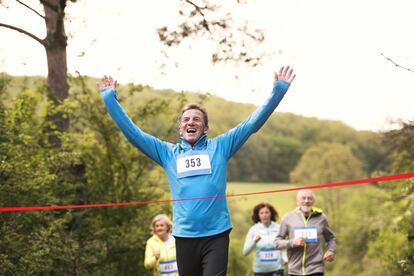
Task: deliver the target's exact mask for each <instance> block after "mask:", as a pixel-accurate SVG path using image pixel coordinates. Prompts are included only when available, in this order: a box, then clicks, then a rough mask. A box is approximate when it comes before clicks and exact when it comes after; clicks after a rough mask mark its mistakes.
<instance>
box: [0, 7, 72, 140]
mask: <svg viewBox="0 0 414 276" xmlns="http://www.w3.org/2000/svg"><path fill="white" fill-rule="evenodd" d="M71 1H72V2H75V0H71ZM16 2H18V3H19V4H21V5H23V6H24V7H26V8H27V9H28V10H30V11H31V12H33V13H35V14H36V15H37V16H39V17H40V18H41V19H42V20H43V21H44V23H45V26H46V37H45V38H40V37H38V36H37V35H35V34H33V33H30V32H28V31H26V30H24V29H22V28H19V27H16V26H13V25H9V24H6V23H2V22H0V27H4V28H8V29H11V30H14V31H17V32H20V33H22V34H24V35H26V36H28V37H30V38H32V39H33V40H34V41H36V42H38V43H39V44H40V45H42V46H43V47H44V49H45V51H46V57H47V67H48V78H47V79H48V88H49V93H48V96H49V100H51V101H52V102H54V103H55V104H60V103H62V102H63V101H64V100H65V99H66V98H67V97H68V91H69V87H68V83H67V74H68V72H67V58H66V47H67V41H68V38H67V36H66V32H65V22H64V19H65V8H66V4H67V1H66V0H39V2H40V3H41V4H42V6H43V10H44V14H41V13H40V12H39V11H37V10H36V9H35V8H32V7H30V6H29V5H27V4H25V3H23V2H22V1H19V0H16ZM50 117H51V121H52V122H53V123H54V124H55V126H56V128H57V130H58V131H60V132H63V131H65V130H66V129H67V128H68V125H69V121H68V120H67V119H66V118H64V117H63V116H62V114H61V113H54V114H50ZM50 142H51V143H52V144H53V145H55V146H56V147H59V146H60V139H59V138H58V136H57V135H51V136H50Z"/></svg>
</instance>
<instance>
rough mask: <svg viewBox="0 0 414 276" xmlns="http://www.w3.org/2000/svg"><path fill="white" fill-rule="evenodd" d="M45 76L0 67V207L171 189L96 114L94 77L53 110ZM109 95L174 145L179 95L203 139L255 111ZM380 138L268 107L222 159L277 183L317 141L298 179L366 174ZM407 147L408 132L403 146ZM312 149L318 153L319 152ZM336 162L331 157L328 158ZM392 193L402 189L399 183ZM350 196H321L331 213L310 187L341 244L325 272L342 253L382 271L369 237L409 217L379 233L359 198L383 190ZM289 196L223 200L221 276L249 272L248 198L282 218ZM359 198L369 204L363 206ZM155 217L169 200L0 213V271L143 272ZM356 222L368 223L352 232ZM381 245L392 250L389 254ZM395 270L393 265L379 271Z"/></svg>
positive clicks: (131, 90)
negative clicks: (193, 108) (226, 214)
mask: <svg viewBox="0 0 414 276" xmlns="http://www.w3.org/2000/svg"><path fill="white" fill-rule="evenodd" d="M44 83H45V82H44V79H42V78H27V77H21V78H14V77H10V76H7V75H5V74H3V75H1V77H0V142H1V143H0V202H2V206H31V205H63V204H86V203H106V202H124V201H148V200H153V199H168V198H169V197H170V195H169V193H165V191H166V190H168V185H167V182H166V178H165V176H164V174H163V172H162V169H161V168H160V167H159V166H156V165H155V164H154V163H153V162H152V161H150V160H149V159H148V158H147V157H146V156H144V155H143V154H141V153H140V152H139V151H138V150H136V149H135V148H133V147H132V146H131V145H130V144H129V142H127V140H126V139H125V138H124V137H123V136H122V134H121V133H120V131H119V130H118V128H117V127H116V125H115V124H114V123H113V121H112V120H111V119H110V118H109V116H108V115H107V113H106V110H105V108H104V106H103V103H102V100H101V99H100V97H99V95H98V93H97V92H96V89H95V80H94V79H90V78H85V77H82V76H77V77H72V78H71V79H70V84H71V90H70V97H69V99H67V100H66V101H65V102H64V104H62V105H60V106H54V105H52V104H50V103H49V102H48V101H47V99H46V93H45V89H44ZM28 87H31V88H30V89H28ZM118 98H119V99H120V101H121V103H122V105H123V106H124V107H125V109H126V111H127V113H128V114H129V115H130V116H131V118H133V120H134V121H135V122H139V126H140V127H141V128H142V129H143V130H145V131H147V132H149V133H151V134H154V135H156V136H157V137H160V138H161V139H164V140H168V141H171V142H175V141H177V138H178V136H177V116H178V114H179V111H180V109H181V108H182V106H183V105H184V104H186V103H187V102H201V103H202V104H204V105H205V106H206V107H207V109H208V110H209V115H210V133H209V135H210V136H211V137H214V136H216V135H219V134H221V133H223V132H225V131H227V130H228V129H230V128H232V127H234V126H235V125H237V124H238V123H239V122H241V121H242V120H244V119H245V118H246V117H247V116H248V115H249V114H250V113H251V112H252V111H253V110H254V109H255V107H254V106H253V105H248V104H243V105H241V104H236V103H231V102H227V101H224V100H223V99H220V98H217V97H212V96H209V95H198V94H191V93H173V91H167V90H166V91H154V90H153V89H151V88H150V87H148V86H141V85H134V84H127V85H125V86H120V87H119V89H118ZM56 112H61V113H62V114H63V115H64V116H65V117H67V118H69V119H70V122H71V124H70V128H69V129H68V130H67V131H66V132H65V133H63V134H60V135H61V136H60V138H61V140H62V147H61V149H60V150H59V151H56V150H55V149H54V148H53V147H50V146H49V144H48V139H47V138H48V137H47V136H48V134H49V133H48V131H49V130H50V129H53V125H49V124H50V122H48V121H47V120H46V118H47V116H50V115H52V114H54V113H56ZM379 138H380V135H379V134H377V133H371V132H357V131H355V130H353V129H351V128H349V127H347V126H345V125H343V124H341V123H339V122H330V121H320V120H317V119H313V118H304V117H302V116H297V115H294V114H288V113H277V114H276V115H273V116H272V117H271V118H270V119H269V121H268V122H267V123H266V124H265V126H264V127H263V129H262V130H261V131H260V134H258V135H253V137H252V138H251V139H250V140H249V142H247V143H246V145H245V146H244V147H243V148H242V150H241V151H240V152H238V153H237V154H236V156H235V157H234V158H233V159H232V161H231V162H230V164H229V178H230V179H240V180H255V181H270V182H273V183H274V182H275V181H280V180H283V181H285V182H288V181H289V174H290V172H292V170H293V169H294V168H295V167H296V169H297V170H299V168H300V164H299V165H298V162H299V160H302V161H303V160H304V159H306V158H305V155H304V153H305V154H306V153H308V152H312V151H313V150H315V148H314V147H313V146H315V145H316V144H320V143H322V146H320V147H322V149H320V153H318V154H320V155H315V156H318V158H316V159H317V160H313V161H312V160H311V161H307V162H308V163H309V164H311V165H317V164H318V165H319V168H317V167H314V170H315V173H316V171H318V174H317V177H319V178H309V181H310V182H309V183H312V184H318V183H323V182H333V181H338V180H347V179H352V178H357V177H359V176H361V175H367V174H368V173H369V172H370V171H371V170H375V169H382V168H388V167H387V166H390V164H391V157H390V160H387V162H382V160H383V159H384V158H383V156H384V155H385V153H386V152H385V147H384V146H383V145H381V144H379V141H380V140H379ZM324 142H325V144H324ZM326 143H328V144H326ZM401 143H402V142H401ZM407 143H409V140H408V141H407V142H404V143H402V144H404V145H406V144H407ZM402 147H404V146H402ZM393 150H394V152H396V154H397V155H396V156H395V159H396V160H400V161H399V163H398V164H401V165H403V164H407V158H411V157H410V155H409V154H408V153H403V152H399V151H397V150H396V149H395V148H394V149H393ZM322 153H329V154H328V155H326V156H323V154H322ZM407 154H408V155H407ZM302 155H303V157H302ZM406 156H408V157H406ZM29 157H30V158H29ZM301 157H302V158H301ZM392 158H394V156H392ZM322 160H324V161H323V162H322ZM302 161H300V162H301V163H302ZM303 162H305V161H303ZM338 163H339V164H340V165H333V164H338ZM321 168H322V169H321ZM358 168H359V169H358ZM401 170H402V169H401ZM295 171H296V170H295ZM332 171H335V172H336V173H333V172H332ZM293 175H294V174H292V176H293ZM333 176H336V178H335V177H333ZM317 179H319V181H318V180H317ZM295 180H297V179H295ZM289 187H291V186H289V184H281V185H275V184H255V183H251V184H229V186H228V192H229V193H239V192H257V191H269V190H277V189H282V188H289ZM399 187H403V186H399ZM404 187H406V189H408V188H409V186H404ZM407 187H408V188H407ZM371 188H373V187H371ZM341 190H342V189H341ZM407 191H409V189H408V190H407ZM393 192H395V195H401V193H400V191H397V190H394V191H393ZM354 193H355V192H344V194H339V196H338V195H337V194H335V195H329V197H328V198H332V199H333V198H334V199H335V201H337V202H340V203H341V204H338V208H339V210H341V215H338V216H336V215H335V213H334V211H333V209H332V208H331V207H329V206H330V204H331V205H332V206H334V204H333V203H332V202H331V203H330V204H329V202H328V201H325V200H324V196H323V193H322V192H321V193H319V192H318V201H319V196H320V197H321V201H320V203H321V207H323V208H324V209H325V210H326V211H327V212H328V215H329V216H330V218H331V219H332V221H333V222H335V225H334V227H335V228H337V229H335V230H336V231H337V232H338V239H340V240H339V242H340V246H341V249H340V250H339V252H343V253H340V254H343V255H342V257H341V258H338V261H337V262H336V264H335V265H334V267H329V270H330V271H332V270H334V269H335V271H336V268H337V267H340V268H345V267H346V266H345V264H346V263H347V260H352V261H353V262H355V265H354V266H353V267H352V268H349V271H356V272H357V271H358V269H360V270H361V271H362V272H363V273H368V272H369V271H370V270H369V269H367V267H368V265H372V266H373V267H379V268H378V269H380V270H379V271H385V269H383V268H382V266H383V263H385V261H383V260H382V259H381V257H380V256H379V255H375V252H377V248H382V247H387V248H388V246H389V245H388V243H383V244H381V243H375V241H376V239H377V237H381V238H386V236H387V235H390V234H391V233H394V235H395V237H393V238H392V239H391V240H393V241H396V242H397V243H396V244H400V243H399V242H401V241H402V240H404V239H401V237H404V238H405V237H407V236H405V235H406V234H407V235H408V237H410V236H409V235H410V234H409V233H412V223H411V224H410V220H409V218H410V219H411V218H412V217H409V216H399V218H400V219H399V220H398V227H399V228H398V229H404V230H403V231H400V232H396V231H394V232H393V231H391V230H387V228H386V227H385V226H384V225H387V224H386V223H385V224H375V223H374V220H380V221H382V216H380V214H378V215H377V214H376V213H375V212H373V210H375V209H374V208H373V207H372V208H371V205H370V204H372V205H375V206H376V204H377V203H378V204H380V205H381V202H382V201H384V202H386V201H388V198H387V197H386V196H384V195H382V194H381V195H378V197H376V196H372V195H371V196H369V195H370V194H369V192H367V194H365V192H364V193H362V194H361V195H362V196H360V197H357V198H356V199H359V201H358V200H356V199H352V200H348V198H353V194H354ZM295 194H296V193H295V192H291V193H275V194H264V195H257V196H249V197H236V198H230V199H229V206H230V210H231V214H232V221H233V225H234V226H235V227H234V229H233V231H232V233H231V243H230V255H229V257H230V260H229V275H251V268H252V256H248V257H244V256H242V246H243V242H244V237H245V235H246V233H247V230H248V228H249V227H250V226H251V221H250V216H251V209H252V208H253V206H254V205H256V204H257V203H258V202H262V201H265V202H270V203H272V204H273V205H275V207H276V208H277V209H278V211H279V213H280V215H283V214H284V213H286V212H287V211H289V210H291V209H293V208H294V206H295V200H294V198H295ZM409 194H410V193H407V194H404V195H409ZM365 195H367V196H366V197H365ZM393 196H394V194H393ZM393 196H392V198H393ZM364 198H367V200H369V201H367V202H365V201H364V200H363V199H364ZM406 202H408V200H406V199H404V200H401V201H400V204H399V205H398V206H394V205H392V204H391V203H390V204H391V205H392V206H393V207H392V210H394V211H393V213H392V214H395V215H397V214H399V211H400V210H403V209H404V208H405V207H406V205H404V204H405V203H406ZM331 209H332V210H331ZM361 210H362V211H363V212H361ZM384 210H386V209H384ZM387 210H388V209H387ZM384 212H385V211H384ZM158 213H167V214H170V205H169V204H164V205H163V204H161V205H160V204H154V205H146V206H128V207H115V208H93V209H84V210H82V209H73V210H59V211H44V212H24V213H1V214H0V235H1V236H2V237H3V238H2V239H0V263H2V265H1V266H0V274H2V275H15V274H17V275H67V274H70V275H149V274H150V272H149V271H146V270H144V268H143V265H142V263H143V258H144V248H145V242H146V240H147V239H148V238H149V237H150V232H149V225H150V221H151V219H152V217H153V216H154V215H155V214H158ZM354 214H358V215H354ZM343 216H344V217H346V220H347V221H349V222H350V223H349V225H348V223H339V222H338V223H337V222H336V221H337V219H336V217H337V218H338V220H341V217H343ZM365 216H368V217H372V220H367V221H366V223H365V221H364V223H363V224H361V223H354V222H355V221H361V220H363V219H364V218H365ZM394 224H395V222H394ZM358 225H366V226H368V228H363V226H361V227H359V228H358ZM374 226H375V227H374ZM381 227H382V228H384V230H383V231H382V230H380V229H382V228H381ZM410 227H411V228H410ZM340 228H341V229H344V230H341V229H340ZM364 229H368V230H367V234H364V235H358V233H360V232H363V233H365V232H364ZM410 229H411V230H410ZM410 231H411V232H410ZM347 233H352V234H347ZM357 235H358V237H356V236H357ZM411 237H412V236H411ZM362 248H365V249H364V250H362ZM384 250H385V251H387V250H386V249H384ZM388 251H389V252H390V254H391V253H392V250H388ZM388 251H387V252H388ZM409 252H412V251H409V250H408V247H404V250H400V253H401V254H400V255H398V256H396V257H395V258H394V259H395V260H397V259H398V261H396V263H399V264H404V265H405V267H409V266H407V265H408V264H409V262H410V259H409V255H408V253H409ZM406 253H407V254H406ZM358 254H359V255H358ZM356 256H357V257H356ZM387 256H390V255H387ZM353 257H355V258H353ZM397 257H398V258H397ZM342 260H343V262H344V263H343V264H344V265H342V264H341V262H342ZM348 265H349V264H348ZM384 266H385V265H384ZM401 267H402V266H401V265H400V266H399V268H398V269H400V268H401ZM398 269H397V268H395V267H394V268H389V269H388V270H387V271H399V270H398ZM404 269H406V268H404ZM338 271H339V270H338ZM367 275H368V274H367Z"/></svg>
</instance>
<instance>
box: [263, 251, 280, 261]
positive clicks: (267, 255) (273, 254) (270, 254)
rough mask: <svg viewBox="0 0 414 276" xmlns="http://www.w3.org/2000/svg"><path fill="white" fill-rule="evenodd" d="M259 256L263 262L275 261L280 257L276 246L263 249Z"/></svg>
mask: <svg viewBox="0 0 414 276" xmlns="http://www.w3.org/2000/svg"><path fill="white" fill-rule="evenodd" d="M259 257H260V261H261V262H275V261H277V260H278V259H279V258H278V253H277V250H276V249H274V248H268V249H261V250H260V251H259Z"/></svg>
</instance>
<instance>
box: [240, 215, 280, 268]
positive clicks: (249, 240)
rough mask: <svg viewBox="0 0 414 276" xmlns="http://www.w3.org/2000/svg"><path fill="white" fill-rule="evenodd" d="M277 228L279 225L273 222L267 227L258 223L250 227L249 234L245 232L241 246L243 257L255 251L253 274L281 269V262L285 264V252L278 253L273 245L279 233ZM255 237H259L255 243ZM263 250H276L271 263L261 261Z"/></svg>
mask: <svg viewBox="0 0 414 276" xmlns="http://www.w3.org/2000/svg"><path fill="white" fill-rule="evenodd" d="M279 228H280V225H279V224H277V223H275V222H274V221H272V222H271V223H270V225H268V226H266V225H264V224H263V223H261V222H258V223H256V224H255V225H253V226H252V227H250V229H249V232H247V235H246V239H245V241H244V246H243V255H245V256H247V255H248V254H249V253H250V252H251V251H252V250H253V249H255V251H256V252H255V256H254V261H253V272H255V273H266V272H273V271H277V270H282V269H283V262H287V254H286V251H285V250H283V251H279V250H277V249H276V247H275V245H274V241H275V239H276V236H277V234H278V233H279ZM257 235H259V236H260V240H258V241H257V242H256V241H255V238H256V236H257ZM265 250H277V252H276V256H274V258H275V259H274V260H272V261H267V260H265V261H263V260H261V258H260V252H261V251H265Z"/></svg>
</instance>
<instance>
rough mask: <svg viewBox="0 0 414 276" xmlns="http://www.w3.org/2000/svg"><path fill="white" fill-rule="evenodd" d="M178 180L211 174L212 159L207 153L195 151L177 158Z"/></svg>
mask: <svg viewBox="0 0 414 276" xmlns="http://www.w3.org/2000/svg"><path fill="white" fill-rule="evenodd" d="M177 174H178V178H183V177H187V176H195V175H203V174H211V164H210V157H209V156H208V154H207V152H206V151H193V152H191V154H182V155H179V156H178V157H177Z"/></svg>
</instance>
